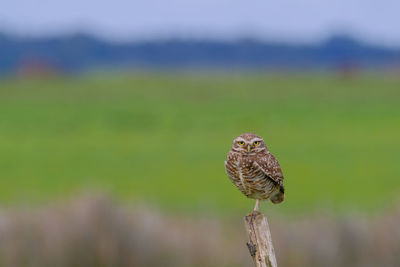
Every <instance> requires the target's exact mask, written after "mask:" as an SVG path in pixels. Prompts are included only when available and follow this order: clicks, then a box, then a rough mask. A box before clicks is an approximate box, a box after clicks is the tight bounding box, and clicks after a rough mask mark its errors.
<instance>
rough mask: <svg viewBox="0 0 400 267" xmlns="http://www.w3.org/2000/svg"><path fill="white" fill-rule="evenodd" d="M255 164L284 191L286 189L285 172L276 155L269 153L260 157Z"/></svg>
mask: <svg viewBox="0 0 400 267" xmlns="http://www.w3.org/2000/svg"><path fill="white" fill-rule="evenodd" d="M253 165H254V166H255V167H256V168H259V169H260V170H261V171H262V172H263V173H264V174H265V175H266V176H267V177H268V178H269V179H271V180H272V181H274V182H275V183H277V184H278V185H279V186H280V187H281V191H282V192H283V191H284V187H283V173H282V170H281V166H279V163H278V161H277V160H276V158H275V157H274V155H272V154H271V153H268V154H267V155H265V156H264V157H259V158H257V160H255V161H253Z"/></svg>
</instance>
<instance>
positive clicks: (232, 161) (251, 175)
mask: <svg viewBox="0 0 400 267" xmlns="http://www.w3.org/2000/svg"><path fill="white" fill-rule="evenodd" d="M225 169H226V173H227V174H228V176H229V178H230V179H231V181H232V182H233V183H234V184H235V185H236V187H237V188H238V189H239V190H240V192H242V193H243V194H244V195H245V196H247V197H248V198H253V199H256V205H255V207H254V210H258V203H259V201H260V200H267V199H271V201H272V203H274V204H278V203H281V202H282V201H283V200H284V197H285V190H284V187H283V174H282V170H281V167H280V166H279V163H278V161H277V160H276V158H275V157H274V156H273V155H272V154H271V153H270V152H269V151H268V149H267V147H266V145H265V143H264V140H263V139H262V138H261V137H259V136H258V135H255V134H252V133H245V134H242V135H240V136H238V137H237V138H236V139H235V140H233V145H232V149H231V150H230V151H229V152H228V157H227V159H226V161H225Z"/></svg>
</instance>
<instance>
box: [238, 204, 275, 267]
mask: <svg viewBox="0 0 400 267" xmlns="http://www.w3.org/2000/svg"><path fill="white" fill-rule="evenodd" d="M244 224H245V226H246V231H247V234H248V236H249V242H247V247H248V248H249V252H250V255H251V256H252V258H253V260H254V264H255V266H256V267H277V266H278V265H277V264H276V258H275V251H274V247H273V245H272V238H271V232H270V231H269V226H268V221H267V218H266V217H265V216H264V215H263V214H262V213H260V212H258V211H253V213H250V214H248V215H246V216H245V217H244Z"/></svg>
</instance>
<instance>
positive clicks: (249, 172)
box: [225, 153, 270, 199]
mask: <svg viewBox="0 0 400 267" xmlns="http://www.w3.org/2000/svg"><path fill="white" fill-rule="evenodd" d="M254 160H256V159H255V157H252V156H243V155H240V154H235V153H232V155H229V154H228V158H227V161H226V162H225V168H226V172H227V174H228V176H229V178H230V180H231V181H232V182H233V183H234V184H235V185H236V187H237V188H238V189H239V190H240V191H241V192H242V193H243V194H245V195H246V196H247V197H250V198H258V199H266V198H268V194H267V191H269V187H270V186H269V184H268V182H269V180H268V179H267V178H266V176H265V174H264V173H263V172H262V171H261V170H260V169H259V168H255V167H254V164H253V163H254Z"/></svg>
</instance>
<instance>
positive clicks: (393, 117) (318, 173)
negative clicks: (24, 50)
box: [0, 73, 400, 212]
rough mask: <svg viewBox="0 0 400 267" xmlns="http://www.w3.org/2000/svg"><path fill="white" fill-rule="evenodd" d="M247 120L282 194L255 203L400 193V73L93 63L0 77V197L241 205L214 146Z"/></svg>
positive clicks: (220, 207) (298, 205) (386, 198)
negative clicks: (133, 67)
mask: <svg viewBox="0 0 400 267" xmlns="http://www.w3.org/2000/svg"><path fill="white" fill-rule="evenodd" d="M248 131H251V132H256V133H258V134H259V135H261V136H263V137H264V139H265V140H266V142H267V144H268V145H269V149H270V150H271V152H272V153H273V154H275V155H276V156H277V158H278V159H279V161H280V163H281V166H282V169H283V171H284V174H285V184H286V190H287V191H286V192H287V193H286V201H285V202H284V203H283V204H281V205H279V206H273V205H272V204H268V205H266V204H264V205H263V208H262V209H263V210H281V211H299V212H303V211H308V210H313V209H332V210H337V211H346V210H348V209H361V210H366V211H370V210H371V211H373V210H378V209H380V208H382V207H385V206H388V205H391V204H392V203H393V201H394V200H396V198H397V195H398V193H399V192H400V78H395V77H389V76H380V75H365V76H361V77H356V78H354V79H352V80H343V79H339V78H338V77H335V76H334V75H328V74H304V75H290V76H288V75H272V74H269V75H266V74H220V75H206V74H198V75H195V74H165V73H136V74H107V75H102V74H97V75H86V76H82V77H69V78H68V77H61V78H55V79H50V80H17V79H12V78H8V79H6V78H3V79H1V80H0V179H1V182H0V201H1V202H2V203H3V204H8V203H26V202H48V201H51V200H57V199H62V198H64V197H71V196H74V195H75V194H76V193H78V192H82V191H87V190H89V191H90V190H104V191H106V192H111V193H113V194H115V195H116V196H118V197H119V198H121V199H123V200H127V201H132V200H134V201H147V202H148V203H152V204H154V205H157V206H160V207H162V208H164V209H171V210H180V211H189V210H195V211H197V210H211V211H222V212H237V211H240V212H244V211H247V210H249V209H250V208H251V207H252V206H253V204H254V201H252V200H247V199H245V197H244V196H242V195H241V194H240V193H239V191H238V190H237V189H236V188H235V187H234V186H233V185H232V184H231V182H230V181H229V180H228V178H227V176H226V174H225V170H224V160H225V156H226V152H227V151H228V150H229V149H230V146H231V142H232V140H233V138H234V137H235V136H236V135H239V134H240V133H242V132H248Z"/></svg>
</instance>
